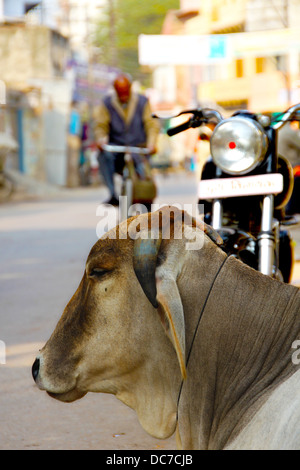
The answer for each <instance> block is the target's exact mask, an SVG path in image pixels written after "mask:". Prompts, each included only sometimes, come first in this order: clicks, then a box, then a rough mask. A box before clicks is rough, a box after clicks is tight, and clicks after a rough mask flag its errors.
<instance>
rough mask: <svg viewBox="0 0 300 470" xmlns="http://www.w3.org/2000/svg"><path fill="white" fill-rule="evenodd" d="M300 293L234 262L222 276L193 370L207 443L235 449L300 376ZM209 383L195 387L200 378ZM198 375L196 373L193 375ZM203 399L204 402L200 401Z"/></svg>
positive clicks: (204, 316)
mask: <svg viewBox="0 0 300 470" xmlns="http://www.w3.org/2000/svg"><path fill="white" fill-rule="evenodd" d="M299 311H300V291H299V289H298V288H296V287H295V286H291V285H287V284H283V283H281V282H278V281H275V280H273V279H271V278H270V277H268V276H264V275H262V274H260V273H258V272H256V271H254V270H253V269H250V268H249V267H247V266H246V265H244V264H243V263H241V262H239V261H237V260H236V259H234V257H229V258H226V260H225V262H223V263H222V265H221V267H220V268H219V270H218V272H217V273H216V275H215V277H214V279H213V283H212V286H211V288H210V290H209V292H208V294H207V296H206V301H205V303H204V307H203V308H202V311H201V315H200V316H201V318H200V320H201V321H198V324H197V330H198V336H197V341H196V343H195V344H194V345H193V348H192V354H190V357H189V363H190V364H189V370H187V373H188V377H187V382H189V383H187V384H184V385H183V389H184V387H187V388H186V391H185V395H184V400H183V396H182V400H181V401H183V402H184V403H183V406H184V407H185V406H186V392H187V393H189V392H190V391H191V390H193V393H196V392H197V393H196V395H195V400H194V403H193V405H192V408H191V409H190V411H189V413H191V412H192V414H193V415H195V413H196V412H195V410H198V411H197V415H198V413H199V416H201V421H202V422H201V423H200V424H199V423H198V424H196V422H195V426H196V425H197V426H198V430H199V429H200V428H199V426H200V427H201V435H202V439H203V442H202V446H203V447H204V448H209V449H222V448H224V447H226V446H227V445H229V443H230V442H232V441H233V440H234V439H235V437H236V436H237V435H238V434H239V433H240V432H241V430H242V429H243V428H244V427H245V426H246V425H247V424H248V422H249V421H250V420H251V419H252V417H253V416H254V414H255V413H256V411H258V409H259V408H260V407H261V406H262V405H263V404H264V403H265V402H266V400H267V399H268V398H269V396H270V394H271V393H272V391H273V390H274V389H275V387H277V386H278V385H280V384H281V383H282V382H283V381H285V380H286V379H287V378H288V377H290V376H291V375H292V374H293V373H295V372H296V371H297V370H298V368H297V366H295V365H294V364H293V363H292V360H291V355H292V351H293V350H292V349H291V347H292V343H293V341H295V340H296V339H299V337H300V336H299V335H300V316H299V314H298V312H299ZM192 371H194V372H195V371H196V372H197V376H198V378H199V377H200V378H201V381H200V384H199V385H198V388H197V390H195V389H193V387H194V383H195V382H193V380H194V379H193V376H192V375H193V374H192ZM189 372H190V374H189ZM195 402H197V403H195Z"/></svg>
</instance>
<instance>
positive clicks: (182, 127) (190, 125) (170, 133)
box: [167, 119, 192, 137]
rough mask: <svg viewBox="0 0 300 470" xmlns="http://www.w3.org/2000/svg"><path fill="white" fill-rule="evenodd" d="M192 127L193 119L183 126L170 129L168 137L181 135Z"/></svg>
mask: <svg viewBox="0 0 300 470" xmlns="http://www.w3.org/2000/svg"><path fill="white" fill-rule="evenodd" d="M190 127H192V122H191V119H189V120H188V121H187V122H184V123H183V124H180V125H179V126H176V127H172V128H170V129H168V130H167V134H168V136H170V137H172V136H173V135H176V134H179V132H183V131H186V130H187V129H189V128H190Z"/></svg>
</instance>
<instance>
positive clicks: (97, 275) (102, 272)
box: [89, 268, 111, 280]
mask: <svg viewBox="0 0 300 470" xmlns="http://www.w3.org/2000/svg"><path fill="white" fill-rule="evenodd" d="M110 272H111V270H108V269H104V268H93V269H91V271H90V272H89V277H90V278H92V279H95V280H100V279H103V278H104V276H106V275H107V274H109V273H110Z"/></svg>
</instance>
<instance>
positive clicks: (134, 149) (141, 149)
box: [102, 144, 149, 155]
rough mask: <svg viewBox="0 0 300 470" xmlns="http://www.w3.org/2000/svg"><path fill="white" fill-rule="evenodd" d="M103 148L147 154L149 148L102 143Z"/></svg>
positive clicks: (110, 150)
mask: <svg viewBox="0 0 300 470" xmlns="http://www.w3.org/2000/svg"><path fill="white" fill-rule="evenodd" d="M102 147H103V150H107V151H108V152H114V153H137V154H139V155H149V150H148V149H147V148H144V147H133V146H131V145H116V144H104V145H103V146H102Z"/></svg>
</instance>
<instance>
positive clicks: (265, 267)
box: [257, 194, 276, 276]
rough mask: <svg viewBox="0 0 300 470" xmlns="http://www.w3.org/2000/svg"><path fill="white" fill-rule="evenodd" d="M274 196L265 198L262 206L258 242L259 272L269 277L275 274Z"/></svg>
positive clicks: (270, 195)
mask: <svg viewBox="0 0 300 470" xmlns="http://www.w3.org/2000/svg"><path fill="white" fill-rule="evenodd" d="M273 213H274V195H273V194H269V195H267V196H264V198H263V204H262V217H261V231H260V233H259V235H258V237H257V240H258V270H259V271H260V272H261V273H263V274H266V275H268V276H272V274H273V266H274V255H275V249H276V247H275V243H276V240H275V236H274V231H273Z"/></svg>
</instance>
